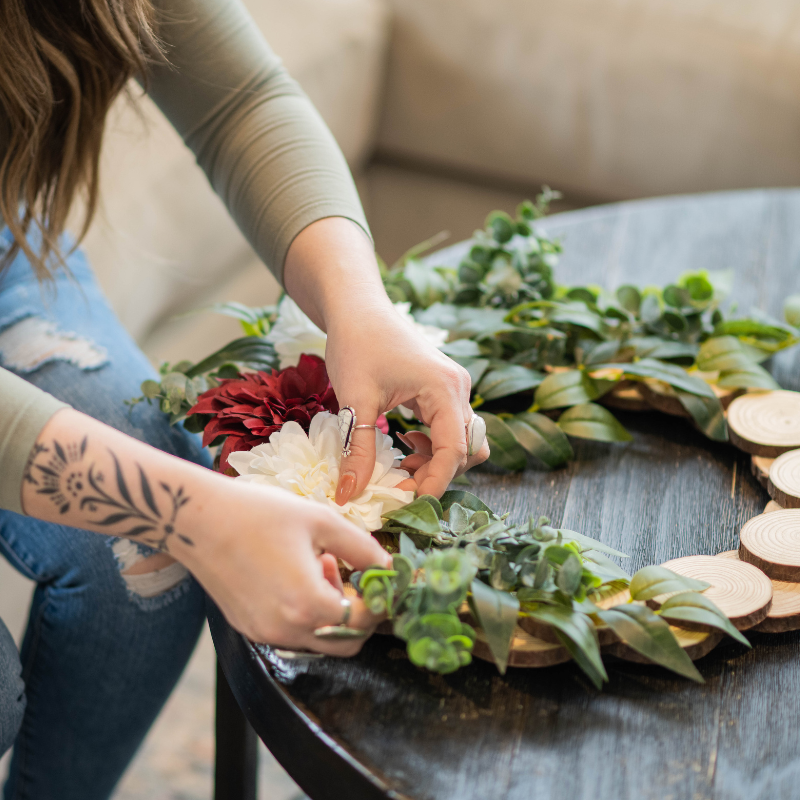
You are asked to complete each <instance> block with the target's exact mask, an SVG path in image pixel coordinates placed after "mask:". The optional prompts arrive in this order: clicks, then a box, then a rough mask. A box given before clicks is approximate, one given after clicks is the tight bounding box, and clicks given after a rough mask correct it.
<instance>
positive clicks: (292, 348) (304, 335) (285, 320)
mask: <svg viewBox="0 0 800 800" xmlns="http://www.w3.org/2000/svg"><path fill="white" fill-rule="evenodd" d="M394 309H395V311H397V313H398V314H399V315H400V316H401V317H402V318H403V319H404V320H405V321H406V322H409V323H411V325H412V327H413V328H414V330H415V331H416V332H417V333H418V334H419V335H420V336H422V337H423V338H425V339H427V340H428V341H429V342H430V343H431V344H432V345H433V346H434V347H441V346H442V345H443V344H444V343H445V342H446V341H447V337H448V335H449V334H448V331H446V330H445V329H444V328H437V327H436V326H435V325H422V324H421V323H419V322H417V321H416V320H415V319H414V317H413V316H412V315H411V303H395V304H394ZM327 339H328V337H327V336H326V335H325V332H324V331H322V330H320V329H319V328H318V327H317V326H316V325H315V324H314V323H313V322H312V321H311V320H310V319H309V318H308V317H307V316H306V315H305V314H304V313H303V311H301V309H300V307H299V306H298V305H297V303H295V302H294V300H292V298H291V297H289V295H285V296H284V298H283V300H281V303H280V305H279V306H278V319H277V320H275V324H274V325H273V326H272V330H271V331H270V332H269V335H268V336H267V340H268V341H270V342H272V345H273V347H274V348H275V352H276V353H277V354H278V357H279V358H280V368H281V369H286V367H296V366H297V364H298V362H299V361H300V356H301V355H302V354H303V353H309V354H310V355H315V356H319V357H320V358H325V345H326V343H327Z"/></svg>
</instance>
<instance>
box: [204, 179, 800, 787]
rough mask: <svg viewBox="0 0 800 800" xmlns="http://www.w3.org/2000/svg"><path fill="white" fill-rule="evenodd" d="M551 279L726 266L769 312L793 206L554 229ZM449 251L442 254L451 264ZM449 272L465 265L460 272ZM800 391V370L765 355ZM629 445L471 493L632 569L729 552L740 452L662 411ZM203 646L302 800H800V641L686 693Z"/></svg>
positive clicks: (662, 278)
mask: <svg viewBox="0 0 800 800" xmlns="http://www.w3.org/2000/svg"><path fill="white" fill-rule="evenodd" d="M543 227H545V229H546V230H547V231H548V232H549V233H550V234H552V235H556V236H558V237H560V238H561V239H562V241H563V243H564V249H565V253H564V256H563V258H562V261H561V264H560V267H559V269H558V278H559V280H560V281H562V282H564V283H578V282H587V283H588V282H593V283H598V284H604V285H606V286H609V287H614V286H616V285H619V284H621V283H625V282H632V283H636V284H639V285H646V284H658V285H664V284H665V283H666V282H668V281H669V280H671V279H674V278H677V277H678V275H679V274H680V273H681V272H683V271H684V270H697V269H709V270H720V269H723V270H732V271H733V272H734V274H735V291H734V293H733V300H735V301H737V302H738V303H739V305H740V308H741V309H742V310H746V309H747V308H749V307H751V306H758V307H759V308H761V309H763V310H765V311H767V312H770V313H772V314H773V315H776V316H782V314H781V311H782V304H783V298H784V297H785V296H786V295H788V294H791V293H793V292H800V191H791V190H780V191H756V192H740V193H739V192H737V193H726V194H713V195H701V196H694V197H675V198H666V199H656V200H647V201H641V202H632V203H622V204H618V205H610V206H604V207H599V208H593V209H587V210H583V211H576V212H570V213H566V214H560V215H558V216H554V217H552V218H550V219H548V220H547V221H546V223H545V225H544V226H543ZM457 248H458V246H456V248H453V249H454V250H457ZM455 255H457V253H456V254H455ZM772 369H773V372H774V374H775V375H776V377H777V378H778V380H779V381H780V383H781V384H782V385H783V386H784V387H787V388H792V389H798V390H800V354H798V353H787V354H783V355H781V356H780V357H777V358H775V359H774V363H773V364H772ZM621 418H622V419H623V422H624V423H625V424H626V425H627V427H628V428H629V430H631V431H632V432H633V434H634V441H633V442H631V443H629V444H628V445H606V444H600V443H593V442H582V441H575V440H574V444H575V446H576V447H575V449H576V454H577V459H576V460H575V461H574V462H573V463H571V464H569V466H567V467H565V468H563V469H560V470H557V471H555V472H543V471H535V470H529V471H526V472H525V473H523V474H516V475H507V474H500V473H499V472H497V471H494V470H492V469H491V468H490V469H488V470H485V471H482V472H478V473H476V474H474V475H472V482H473V488H472V491H474V492H475V493H476V494H478V495H479V496H480V497H482V498H483V499H484V500H485V501H486V502H487V503H489V504H490V505H491V506H492V507H493V508H495V509H499V510H508V511H511V512H512V516H513V517H514V518H519V519H522V518H525V517H527V516H528V515H530V514H533V513H535V514H546V515H548V516H550V517H551V518H552V519H553V520H554V521H555V522H557V523H560V524H562V525H564V526H565V527H568V528H572V529H574V530H578V531H582V532H584V533H586V534H589V535H590V536H595V537H597V538H599V539H600V540H602V541H603V542H606V543H607V544H609V545H611V546H613V547H616V548H619V549H620V550H623V551H625V552H627V553H629V554H630V555H631V557H632V558H631V560H630V561H629V562H628V566H629V567H630V568H631V569H632V570H635V569H638V568H639V567H641V566H643V565H645V564H653V563H656V564H657V563H660V562H663V561H666V560H667V559H670V558H675V557H677V556H685V555H690V554H694V553H707V554H714V553H717V552H719V551H721V550H727V549H731V548H733V547H735V546H737V537H738V532H739V529H740V528H741V526H742V525H743V524H744V523H745V522H746V521H747V520H748V519H750V518H751V517H752V516H754V515H755V514H758V513H759V512H761V510H762V509H763V507H764V505H765V503H766V502H767V500H768V498H767V496H766V493H765V492H764V491H763V489H761V488H760V487H759V486H758V485H757V484H756V482H755V481H754V479H753V478H752V477H751V476H750V471H749V461H748V456H746V455H745V454H743V453H740V452H738V451H737V450H735V449H734V448H733V447H732V446H730V445H726V444H716V443H713V442H710V441H708V440H707V439H705V438H704V437H702V436H701V435H700V434H698V433H697V432H696V431H694V430H693V429H692V428H691V427H690V426H689V425H688V424H687V423H685V422H683V421H682V420H679V419H674V418H670V417H666V416H661V415H658V414H627V415H621ZM211 628H212V633H213V635H214V640H215V643H216V646H217V652H218V654H219V659H220V663H221V665H222V668H223V670H224V672H225V674H226V675H227V676H228V678H229V681H230V683H231V686H232V689H233V694H234V695H235V697H236V699H237V700H238V702H239V704H240V705H241V707H242V709H243V710H244V712H245V713H246V715H247V717H248V719H249V720H250V722H251V723H252V725H253V726H254V727H255V729H256V731H257V732H258V734H259V735H260V736H261V738H262V739H263V740H264V742H265V743H266V744H267V746H268V747H269V748H270V750H271V751H272V752H273V753H274V754H275V756H276V757H277V758H278V760H279V761H280V762H281V763H282V764H283V766H284V767H285V768H286V769H287V770H288V771H289V773H290V774H291V775H292V777H293V778H294V779H295V780H296V781H297V783H298V784H299V785H300V786H301V787H302V788H303V789H304V791H306V792H307V793H308V795H309V796H310V797H311V798H313V800H343V799H344V798H348V800H367V798H369V799H370V800H371V798H376V800H377V799H378V798H390V797H391V798H396V797H409V798H414V799H415V800H495V799H498V800H499V798H509V800H531V798H541V799H542V800H545V799H547V800H556V798H558V799H559V800H575V799H576V798H586V800H590V799H591V800H601V799H605V798H608V800H625V799H627V798H630V799H631V800H641V798H659V800H668V798H673V800H681V799H682V798H687V800H701V799H704V798H720V799H722V798H724V799H725V800H731V799H732V798H742V799H743V800H744V799H745V798H746V799H747V800H753V798H770V799H771V800H777V798H798V797H800V696H799V695H800V633H789V634H782V635H770V636H767V635H759V634H754V635H752V636H751V639H752V642H753V644H754V647H753V649H752V650H751V651H747V650H746V649H745V648H743V647H741V646H739V645H736V644H733V643H731V642H730V641H729V642H727V643H724V644H722V645H720V646H719V647H717V648H716V649H715V650H714V651H713V652H712V653H711V654H710V655H709V656H707V657H706V658H704V659H703V660H701V661H700V662H698V665H699V668H700V671H701V672H702V674H703V675H704V677H705V679H706V683H705V685H702V686H698V685H695V684H693V683H690V682H688V681H685V680H682V679H677V678H674V677H672V676H671V675H670V674H668V673H667V672H665V671H663V670H660V669H658V668H655V667H640V666H635V665H631V664H627V663H625V662H621V661H617V662H609V664H608V667H609V676H610V679H611V680H610V684H608V686H607V687H606V688H605V689H604V690H603V691H602V692H598V691H595V689H594V688H592V687H591V686H590V685H589V683H588V681H587V680H586V679H585V678H584V677H583V676H582V675H581V673H580V671H579V670H578V669H577V668H576V667H574V666H573V665H569V664H567V665H561V666H557V667H551V668H549V669H541V670H523V669H510V670H509V672H508V674H507V675H506V676H505V677H500V676H499V675H498V673H497V671H496V670H495V668H494V667H493V666H491V665H489V664H486V663H482V662H475V663H473V664H472V665H471V666H470V667H468V668H466V669H463V670H461V671H460V672H457V673H455V674H453V675H449V676H446V677H442V676H437V675H432V674H429V673H427V672H424V671H422V670H420V669H417V668H415V667H413V666H412V665H411V664H410V663H409V662H408V661H407V660H406V658H405V656H404V648H403V645H402V643H401V642H399V641H398V640H396V639H394V638H393V637H386V636H374V637H373V638H372V639H371V640H370V641H368V642H367V643H366V645H365V646H364V649H363V651H362V653H361V654H360V655H359V656H358V657H356V658H354V659H351V660H337V659H323V660H318V661H305V662H302V661H282V660H281V659H279V658H277V657H276V656H275V655H274V653H272V652H271V651H270V650H269V648H260V647H259V648H254V647H252V646H251V645H249V644H248V643H246V642H245V641H244V640H243V639H242V637H240V636H239V635H238V634H236V633H235V632H233V631H232V630H231V629H230V628H229V627H228V626H227V625H226V624H225V622H224V620H223V619H222V618H221V616H220V615H219V614H218V613H214V612H212V614H211Z"/></svg>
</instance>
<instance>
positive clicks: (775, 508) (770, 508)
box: [761, 500, 783, 514]
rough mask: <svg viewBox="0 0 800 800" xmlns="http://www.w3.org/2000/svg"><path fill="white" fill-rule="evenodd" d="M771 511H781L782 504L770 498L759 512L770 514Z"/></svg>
mask: <svg viewBox="0 0 800 800" xmlns="http://www.w3.org/2000/svg"><path fill="white" fill-rule="evenodd" d="M773 511H783V506H782V505H779V504H778V503H776V502H775V501H774V500H770V501H769V503H767V504H766V505H765V506H764V510H763V511H762V512H761V513H762V514H771V513H772V512H773Z"/></svg>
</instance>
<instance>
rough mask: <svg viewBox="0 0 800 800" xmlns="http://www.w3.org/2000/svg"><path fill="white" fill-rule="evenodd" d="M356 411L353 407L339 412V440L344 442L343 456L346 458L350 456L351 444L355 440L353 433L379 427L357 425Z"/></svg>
mask: <svg viewBox="0 0 800 800" xmlns="http://www.w3.org/2000/svg"><path fill="white" fill-rule="evenodd" d="M357 422H358V417H356V412H355V409H354V408H353V407H352V406H345V407H344V408H343V409H342V410H341V411H339V438H340V439H341V440H342V456H344V457H345V458H346V457H347V456H349V455H350V452H351V451H350V443H351V442H352V440H353V431H354V430H356V428H375V429H376V430H378V426H377V425H357V424H356V423H357Z"/></svg>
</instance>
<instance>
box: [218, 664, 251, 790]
mask: <svg viewBox="0 0 800 800" xmlns="http://www.w3.org/2000/svg"><path fill="white" fill-rule="evenodd" d="M215 733H216V747H217V752H216V764H215V769H214V800H256V785H257V779H258V737H257V736H256V732H255V731H254V730H253V728H252V727H251V725H250V723H249V722H248V721H247V719H245V716H244V714H243V713H242V710H241V709H240V708H239V704H238V703H237V702H236V698H234V696H233V692H232V691H231V688H230V686H228V681H227V679H226V678H225V675H224V674H223V672H222V668H221V667H220V665H219V661H217V717H216V724H215Z"/></svg>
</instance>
